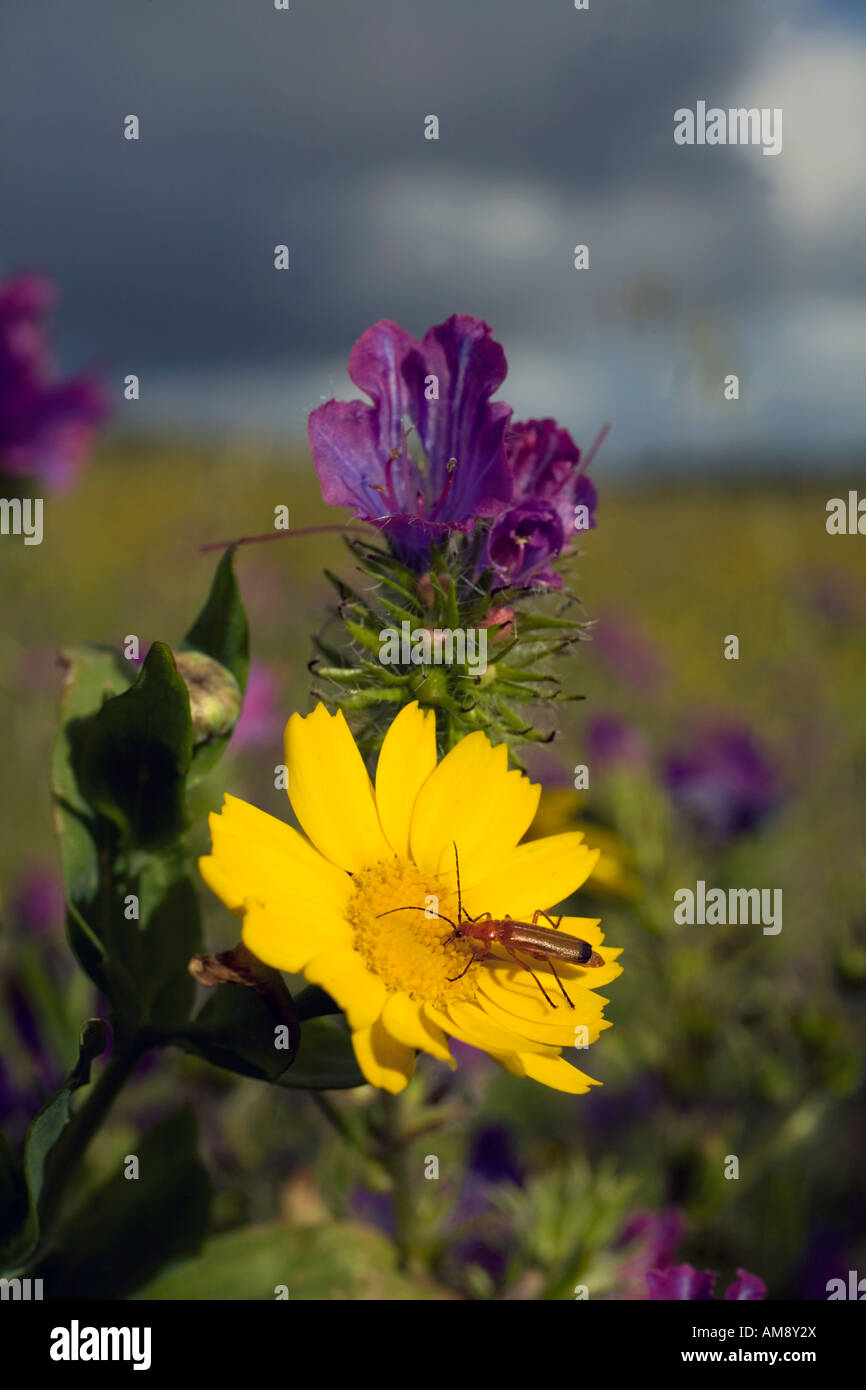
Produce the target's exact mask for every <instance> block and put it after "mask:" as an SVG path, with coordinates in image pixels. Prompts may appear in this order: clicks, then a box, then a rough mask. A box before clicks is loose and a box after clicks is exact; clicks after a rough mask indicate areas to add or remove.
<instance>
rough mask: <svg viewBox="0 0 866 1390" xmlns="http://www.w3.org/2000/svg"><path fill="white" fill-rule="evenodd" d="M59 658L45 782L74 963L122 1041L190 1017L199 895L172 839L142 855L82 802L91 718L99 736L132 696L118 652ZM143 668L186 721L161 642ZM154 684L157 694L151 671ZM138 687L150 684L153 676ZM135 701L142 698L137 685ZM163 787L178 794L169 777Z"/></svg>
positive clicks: (181, 692)
mask: <svg viewBox="0 0 866 1390" xmlns="http://www.w3.org/2000/svg"><path fill="white" fill-rule="evenodd" d="M65 660H66V666H67V679H66V683H65V687H64V692H63V696H62V700H61V709H60V715H61V728H60V733H59V735H58V739H57V744H56V748H55V755H54V765H53V777H52V786H53V791H54V802H55V823H56V826H57V831H58V834H59V838H60V847H61V859H62V865H63V873H64V879H65V882H66V898H67V925H68V931H69V937H70V942H71V945H72V948H73V950H74V951H75V954H76V956H77V957H78V959H79V961H80V963H81V965H82V967H83V969H84V970H85V971H86V973H87V974H88V975H89V976H90V978H91V979H92V980H93V981H94V983H95V984H96V985H97V986H98V987H99V988H100V989H101V990H102V991H103V992H104V993H105V994H106V995H107V996H108V997H109V999H110V1000H111V1002H112V1007H113V1011H114V1022H115V1030H116V1033H117V1038H118V1042H119V1043H120V1045H123V1044H124V1043H125V1042H127V1041H128V1039H129V1035H130V1033H131V1032H132V1031H133V1030H134V1028H135V1027H136V1026H138V1024H140V1023H142V1022H152V1023H154V1024H158V1025H160V1026H163V1025H167V1024H171V1023H182V1022H184V1021H185V1020H186V1018H187V1017H188V1016H189V1010H190V1007H191V1005H192V1000H193V996H194V985H193V982H192V980H191V979H190V978H189V975H188V972H187V968H186V967H187V962H188V961H189V958H190V956H192V955H194V954H195V952H196V951H197V950H198V949H199V948H200V926H199V910H198V898H197V895H196V892H195V889H194V887H193V884H192V880H191V878H190V876H189V865H188V862H187V858H186V855H185V852H184V850H183V848H182V847H181V846H179V845H178V844H176V843H175V844H170V845H168V846H167V847H165V848H163V849H160V850H158V851H156V850H154V851H153V852H151V853H146V852H143V851H142V850H140V849H139V848H137V847H135V846H129V845H124V844H123V843H122V837H121V830H120V826H119V825H118V824H117V823H116V821H115V820H113V819H109V818H107V817H106V816H104V815H101V814H99V813H98V812H97V811H96V810H95V809H94V807H93V806H91V805H90V803H89V801H88V799H87V797H86V796H85V792H84V789H83V787H82V779H81V777H80V769H81V763H82V759H83V756H84V750H85V748H87V747H88V746H89V747H90V748H91V756H96V749H95V747H94V742H93V740H94V733H93V731H94V728H95V726H96V725H97V724H99V726H100V729H101V733H100V735H99V737H100V738H102V737H104V736H105V732H106V730H105V721H109V722H110V721H115V722H117V718H116V709H117V706H118V705H120V706H123V702H124V701H125V700H128V699H129V698H130V697H132V696H133V695H134V694H135V687H132V688H130V687H129V673H128V671H127V670H126V669H125V667H124V663H123V661H122V659H121V658H119V657H118V655H117V653H116V652H113V651H105V650H102V649H99V648H92V649H91V648H78V649H76V650H74V651H72V652H70V653H69V654H68V655H67V656H66V658H65ZM152 663H154V664H152ZM145 668H146V670H147V671H148V672H149V674H150V675H153V673H154V670H157V671H158V672H162V673H164V674H167V676H168V679H169V687H170V691H171V700H172V704H173V708H174V711H175V713H176V714H178V713H179V715H180V723H181V725H182V726H184V727H187V726H188V725H189V709H188V701H187V698H186V688H185V686H183V684H182V683H179V682H178V678H177V676H176V673H175V672H174V663H173V660H172V658H171V655H170V653H169V652H168V649H167V648H165V647H163V646H162V644H157V647H156V649H152V651H151V653H150V654H149V656H148V659H147V662H146V663H145ZM157 687H158V689H157V692H156V694H157V696H160V693H161V692H162V687H161V686H160V682H159V680H158V679H157ZM147 688H148V689H150V690H151V691H152V692H153V685H152V684H150V685H149V686H148V687H147ZM124 692H125V693H124ZM136 699H137V700H138V701H139V702H140V700H141V690H140V689H139V691H138V694H137V695H136ZM157 703H159V699H157ZM137 708H138V713H139V715H140V716H141V718H140V719H139V723H146V722H147V718H148V716H147V712H146V711H142V710H141V708H140V704H139V706H138V707H137ZM100 721H102V722H100ZM120 722H121V723H122V720H121V721H120ZM121 732H122V731H121ZM109 756H110V749H109ZM84 780H85V783H86V778H85V779H84ZM172 795H174V796H175V797H176V798H180V799H181V800H182V795H183V790H182V784H180V783H179V782H178V781H177V779H174V781H173V791H172Z"/></svg>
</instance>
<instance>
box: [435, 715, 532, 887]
mask: <svg viewBox="0 0 866 1390" xmlns="http://www.w3.org/2000/svg"><path fill="white" fill-rule="evenodd" d="M540 792H541V789H540V787H538V786H533V784H532V783H531V782H530V780H529V778H528V777H525V776H524V775H523V773H522V772H517V771H516V770H514V769H512V771H510V772H509V770H508V753H507V750H506V747H505V745H504V744H499V746H498V747H496V748H494V747H493V746H492V744H491V743H490V741H489V740H488V739H487V738H486V737H485V735H484V734H482V733H480V732H476V733H473V734H468V735H467V737H466V738H463V739H461V740H460V742H459V743H458V744H457V746H456V747H455V748H452V749H451V751H450V753H447V754H446V755H445V757H444V758H443V759H442V761H441V763H440V764H439V766H438V767H437V768H436V769H435V771H433V772H431V774H430V776H429V777H428V778H427V781H426V782H425V783H424V785H423V787H422V788H421V790H420V792H419V793H418V797H417V800H416V802H415V809H414V812H413V814H412V825H411V829H410V843H411V847H412V857H413V859H414V860H415V863H416V864H418V865H419V866H420V867H421V868H423V869H425V870H426V871H427V872H428V873H434V874H440V873H441V874H443V875H445V876H446V877H448V881H449V882H452V883H453V881H454V845H455V844H456V846H457V850H458V853H459V856H460V868H461V874H462V873H463V871H464V870H465V871H466V873H467V875H468V879H469V880H471V879H478V878H483V877H486V876H487V875H488V874H491V875H492V874H495V872H496V870H497V866H498V865H499V864H500V863H501V862H502V859H503V857H504V856H505V855H506V854H507V853H508V851H510V850H513V848H514V846H515V845H516V844H517V842H518V840H519V839H520V837H521V835H523V834H525V832H526V831H527V829H528V828H529V825H530V824H531V822H532V818H533V816H534V815H535V810H536V807H537V805H538V798H539V795H540Z"/></svg>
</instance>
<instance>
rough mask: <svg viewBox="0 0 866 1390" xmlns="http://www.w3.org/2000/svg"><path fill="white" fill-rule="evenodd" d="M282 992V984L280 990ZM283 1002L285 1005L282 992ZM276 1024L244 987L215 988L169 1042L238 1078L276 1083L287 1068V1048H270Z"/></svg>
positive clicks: (261, 1000) (264, 1004)
mask: <svg viewBox="0 0 866 1390" xmlns="http://www.w3.org/2000/svg"><path fill="white" fill-rule="evenodd" d="M283 988H284V989H285V986H283ZM286 998H287V1000H289V1002H291V999H290V996H289V993H288V990H286ZM279 1023H280V1020H278V1019H277V1016H276V1014H275V1012H274V1010H273V1009H272V1008H271V1006H270V1005H269V1004H268V1002H267V1000H266V999H264V998H263V997H262V996H261V995H260V994H257V993H256V991H255V990H254V989H251V988H250V987H249V986H247V985H239V984H223V985H216V986H215V988H214V989H213V991H212V993H211V996H210V998H209V999H207V1000H206V1002H205V1003H204V1005H203V1006H202V1008H201V1009H200V1010H199V1012H198V1013H197V1014H196V1016H195V1018H194V1019H193V1021H192V1023H190V1024H189V1026H188V1027H187V1028H184V1029H183V1030H180V1031H176V1032H175V1033H174V1036H173V1038H172V1042H174V1043H175V1044H176V1045H177V1046H178V1047H181V1048H183V1049H184V1051H185V1052H193V1053H195V1054H196V1055H197V1056H199V1057H203V1058H204V1059H205V1061H207V1062H211V1063H212V1064H213V1065H214V1066H216V1067H222V1068H223V1069H224V1070H226V1071H233V1072H237V1073H238V1074H239V1075H240V1076H252V1077H254V1078H255V1079H256V1080H257V1081H276V1080H277V1079H278V1078H279V1077H280V1075H281V1073H282V1072H284V1071H285V1070H286V1067H289V1066H291V1064H292V1055H293V1053H292V1050H291V1048H290V1049H285V1050H281V1049H278V1048H277V1047H276V1046H275V1032H274V1029H275V1028H276V1027H277V1026H279Z"/></svg>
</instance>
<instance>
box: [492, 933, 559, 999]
mask: <svg viewBox="0 0 866 1390" xmlns="http://www.w3.org/2000/svg"><path fill="white" fill-rule="evenodd" d="M502 944H503V946H504V947H505V949H506V951H507V952H508V954H509V955H510V957H511V959H512V960H513V961H514V962H515V963H516V964H517V965H519V966H520V968H521V970H528V971H529V974H530V975H531V976H532V978H533V980H534V981H535V983H536V984H537V985H538V988H539V989H540V990H541V993H542V994H543V995H544V997H545V999H546V1000H547V1002H548V1004H549V1005H550V1007H551V1008H552V1009H555V1008H556V1005H555V1004H554V1002H553V1000H552V999H551V997H550V995H549V994H548V992H547V990H546V989H545V988H544V985H543V984H542V983H541V981H540V980H539V978H538V976H537V975H536V973H535V971H534V970H533V969H532V966H531V965H527V964H526V961H523V960H521V959H520V957H519V955H518V954H517V952H516V951H515V949H514V947H513V946H509V944H508V942H507V941H503V943H502ZM549 964H550V962H549V961H548V965H549ZM555 973H556V972H555V971H554V974H555Z"/></svg>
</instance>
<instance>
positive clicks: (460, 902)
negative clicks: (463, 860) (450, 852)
mask: <svg viewBox="0 0 866 1390" xmlns="http://www.w3.org/2000/svg"><path fill="white" fill-rule="evenodd" d="M451 843H452V845H453V846H454V863H455V865H456V868H457V921H458V922H462V920H463V897H462V894H461V892H460V856H459V855H458V853H457V841H456V840H452V841H451Z"/></svg>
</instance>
